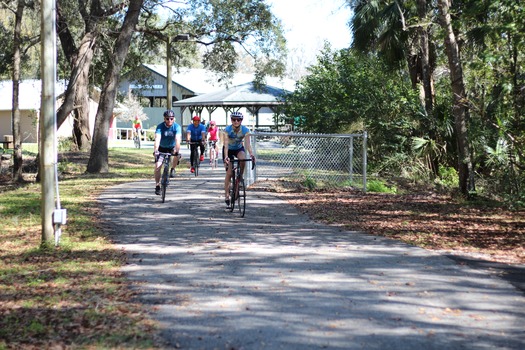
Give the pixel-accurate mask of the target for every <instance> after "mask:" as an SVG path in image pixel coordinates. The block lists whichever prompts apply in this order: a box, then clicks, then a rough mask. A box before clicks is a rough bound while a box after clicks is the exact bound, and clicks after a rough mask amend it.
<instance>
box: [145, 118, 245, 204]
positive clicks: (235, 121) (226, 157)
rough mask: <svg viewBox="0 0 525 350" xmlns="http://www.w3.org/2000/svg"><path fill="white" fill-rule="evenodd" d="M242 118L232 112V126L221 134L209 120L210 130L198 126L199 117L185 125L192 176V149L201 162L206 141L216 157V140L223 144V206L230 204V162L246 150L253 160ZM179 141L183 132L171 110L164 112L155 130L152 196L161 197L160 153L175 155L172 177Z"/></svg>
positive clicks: (161, 158)
mask: <svg viewBox="0 0 525 350" xmlns="http://www.w3.org/2000/svg"><path fill="white" fill-rule="evenodd" d="M243 119H244V116H243V114H242V113H241V112H233V113H231V114H230V120H231V124H230V125H228V126H226V128H224V130H222V131H220V130H219V128H218V127H217V124H216V123H215V122H214V121H210V124H209V127H206V126H205V125H204V124H201V119H200V117H199V116H194V117H193V118H192V123H191V124H190V125H188V128H187V130H186V140H187V141H188V142H189V143H190V147H192V149H191V150H192V152H190V154H191V157H190V163H191V164H192V167H191V169H190V171H191V172H192V173H193V172H194V171H195V169H194V168H193V164H194V163H193V162H194V159H193V147H199V148H200V161H203V160H204V149H205V142H206V140H208V141H210V143H211V146H210V147H214V148H215V151H216V152H217V153H216V154H218V146H217V143H218V141H219V138H220V139H221V140H222V142H223V148H222V160H223V162H224V166H225V170H226V176H225V178H224V194H225V195H224V198H225V203H226V206H229V205H230V202H229V199H228V188H229V186H230V178H231V176H232V167H230V166H229V163H230V160H233V159H234V158H238V159H246V151H248V153H249V155H250V158H251V159H252V160H253V161H255V158H254V155H253V151H252V147H251V144H250V138H249V137H247V136H249V135H250V129H249V128H248V127H246V126H244V125H242V121H243ZM181 140H182V129H181V127H180V125H179V124H177V123H176V122H175V114H174V113H173V111H172V110H167V111H165V112H164V122H163V123H160V124H159V125H157V129H156V130H155V142H154V146H153V149H154V155H155V159H156V160H155V194H157V195H159V194H160V171H161V166H162V163H163V161H164V157H163V155H162V153H171V154H173V155H174V157H173V164H172V167H171V170H170V177H174V176H175V167H176V166H177V164H178V162H179V159H180V156H179V153H180V144H181ZM244 164H245V163H244V162H242V163H241V165H240V167H241V172H242V173H244Z"/></svg>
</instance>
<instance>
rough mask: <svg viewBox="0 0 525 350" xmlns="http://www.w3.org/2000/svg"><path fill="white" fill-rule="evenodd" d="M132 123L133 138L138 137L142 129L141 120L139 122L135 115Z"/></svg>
mask: <svg viewBox="0 0 525 350" xmlns="http://www.w3.org/2000/svg"><path fill="white" fill-rule="evenodd" d="M132 123H133V131H134V132H135V136H137V137H140V131H141V129H142V120H140V118H139V116H138V115H136V116H135V119H134V120H133V122H132Z"/></svg>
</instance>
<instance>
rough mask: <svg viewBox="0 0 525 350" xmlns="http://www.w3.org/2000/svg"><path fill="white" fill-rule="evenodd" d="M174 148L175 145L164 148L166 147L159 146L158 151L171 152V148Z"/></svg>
mask: <svg viewBox="0 0 525 350" xmlns="http://www.w3.org/2000/svg"><path fill="white" fill-rule="evenodd" d="M174 148H175V147H171V148H166V147H162V146H159V152H162V153H173V149H174Z"/></svg>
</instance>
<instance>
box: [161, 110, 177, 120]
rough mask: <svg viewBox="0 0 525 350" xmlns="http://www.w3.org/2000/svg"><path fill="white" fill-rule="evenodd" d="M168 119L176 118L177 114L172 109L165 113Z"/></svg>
mask: <svg viewBox="0 0 525 350" xmlns="http://www.w3.org/2000/svg"><path fill="white" fill-rule="evenodd" d="M168 117H175V113H173V111H172V110H171V109H168V110H167V111H166V112H164V118H168Z"/></svg>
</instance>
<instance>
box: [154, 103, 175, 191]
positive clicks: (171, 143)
mask: <svg viewBox="0 0 525 350" xmlns="http://www.w3.org/2000/svg"><path fill="white" fill-rule="evenodd" d="M181 139H182V129H181V127H180V125H179V124H177V123H175V113H173V111H172V110H171V109H168V110H167V111H165V112H164V122H163V123H160V124H159V125H157V129H156V130H155V142H154V144H153V154H154V156H155V194H156V195H160V169H161V167H162V163H163V161H164V156H163V155H160V154H159V152H161V153H171V154H173V155H174V157H173V165H172V168H171V171H170V177H172V178H173V177H175V167H176V166H177V164H178V163H179V152H180V141H181Z"/></svg>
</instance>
